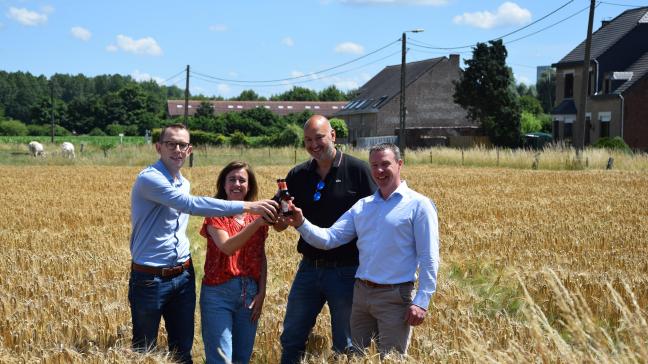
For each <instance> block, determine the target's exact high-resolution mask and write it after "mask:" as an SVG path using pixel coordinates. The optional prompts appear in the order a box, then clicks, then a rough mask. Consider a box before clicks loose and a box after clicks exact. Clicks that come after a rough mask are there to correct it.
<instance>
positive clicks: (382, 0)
mask: <svg viewBox="0 0 648 364" xmlns="http://www.w3.org/2000/svg"><path fill="white" fill-rule="evenodd" d="M448 1H449V0H341V1H340V2H341V3H343V4H352V5H417V6H439V5H445V4H447V3H448Z"/></svg>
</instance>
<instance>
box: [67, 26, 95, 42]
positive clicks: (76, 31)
mask: <svg viewBox="0 0 648 364" xmlns="http://www.w3.org/2000/svg"><path fill="white" fill-rule="evenodd" d="M70 33H71V34H72V36H73V37H74V38H78V39H81V40H82V41H84V42H85V41H88V40H89V39H90V37H92V33H90V31H89V30H88V29H86V28H83V27H72V29H70Z"/></svg>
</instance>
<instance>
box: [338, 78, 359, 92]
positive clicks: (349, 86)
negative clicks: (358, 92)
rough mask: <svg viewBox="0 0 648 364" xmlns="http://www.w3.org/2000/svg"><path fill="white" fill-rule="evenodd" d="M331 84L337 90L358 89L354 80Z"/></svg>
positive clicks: (341, 80)
mask: <svg viewBox="0 0 648 364" xmlns="http://www.w3.org/2000/svg"><path fill="white" fill-rule="evenodd" d="M333 84H334V85H335V87H337V88H339V89H340V90H352V89H354V88H358V87H360V86H359V85H358V82H357V81H356V80H343V79H340V80H336V81H335V82H333Z"/></svg>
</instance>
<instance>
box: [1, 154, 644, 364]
mask: <svg viewBox="0 0 648 364" xmlns="http://www.w3.org/2000/svg"><path fill="white" fill-rule="evenodd" d="M142 154H144V155H145V156H146V158H148V160H145V159H146V158H144V157H138V158H141V159H137V160H136V162H133V166H110V165H103V166H98V165H92V164H91V163H90V162H86V161H84V160H83V159H82V158H83V157H82V158H80V159H77V160H75V161H72V162H69V161H68V162H66V163H67V164H66V163H63V162H61V163H59V162H57V163H52V164H50V163H49V162H48V159H44V160H38V159H31V160H27V162H26V163H27V164H28V165H19V166H14V165H8V164H4V165H1V166H0V169H1V170H2V172H3V173H2V175H1V176H0V182H1V183H2V185H3V186H4V187H5V188H3V189H2V191H0V196H1V198H2V202H3V209H2V210H0V218H1V221H2V224H1V225H0V246H1V247H2V251H1V252H0V255H1V259H0V318H2V320H0V362H3V363H5V362H6V363H12V362H16V363H18V362H35V361H42V362H65V363H68V362H77V363H88V362H90V363H92V362H94V363H102V362H147V363H149V362H150V363H157V362H165V361H167V358H166V357H165V356H164V354H163V353H154V354H151V355H147V356H141V355H137V354H133V353H132V352H131V351H130V350H129V349H128V347H129V343H130V338H131V332H130V329H131V327H130V313H129V307H128V300H127V290H128V272H129V259H130V254H129V250H128V246H129V234H130V222H129V221H130V220H129V216H130V206H129V194H130V188H131V186H132V183H133V181H134V179H135V176H136V174H137V173H138V171H139V170H140V169H141V167H140V166H139V165H140V164H141V165H144V164H147V163H150V162H151V161H153V160H154V158H155V156H154V155H153V154H152V153H150V152H149V151H145V150H142ZM410 155H411V154H410ZM233 157H234V156H231V157H230V159H231V158H233ZM464 157H465V156H464ZM501 157H502V156H500V158H501ZM433 158H435V156H434V155H433ZM52 159H53V158H50V160H52ZM198 160H200V159H198ZM223 164H224V163H214V164H212V165H209V166H206V165H202V164H199V165H198V166H197V167H194V168H192V169H188V168H187V169H185V170H184V174H185V176H186V177H188V178H189V179H190V180H191V181H192V186H193V187H192V190H193V193H195V194H206V195H212V194H213V193H214V188H215V179H216V175H217V173H218V171H219V170H220V167H221V166H222V165H223ZM257 165H258V166H259V167H257V168H256V169H257V174H258V177H259V180H260V181H261V186H260V188H261V191H260V195H261V196H271V195H272V194H273V193H274V189H275V188H276V186H275V184H274V179H275V178H276V177H278V176H283V175H285V173H286V172H287V171H288V169H289V168H290V166H291V165H292V161H290V162H289V163H285V164H283V165H276V166H261V165H260V164H257ZM590 168H592V167H590ZM405 178H406V180H407V181H408V183H409V185H410V186H411V187H413V188H414V189H416V190H418V191H420V192H423V193H424V194H426V195H427V196H429V197H430V198H431V199H433V200H434V201H435V202H436V204H437V207H438V210H439V218H440V229H441V259H442V262H441V269H440V273H439V285H438V292H437V293H436V294H435V295H434V297H433V302H432V303H431V306H430V310H429V313H428V317H427V319H426V322H425V323H424V324H423V325H422V326H419V327H417V328H415V329H414V335H413V338H412V345H411V349H410V357H409V358H408V359H406V360H405V362H410V363H437V362H449V363H464V362H504V363H506V362H509V363H519V362H534V363H537V362H545V363H556V362H564V363H572V362H583V363H589V362H618V363H626V362H633V363H634V362H646V361H648V324H647V322H646V319H647V318H648V315H647V313H646V308H647V307H648V274H647V273H648V258H647V257H648V245H647V244H646V236H648V210H647V209H646V206H648V174H646V173H645V170H643V169H642V168H628V170H621V171H619V170H612V171H606V170H601V169H600V168H599V169H597V170H594V169H591V170H578V171H555V170H530V169H515V168H491V167H484V168H472V167H461V166H456V167H447V166H443V165H441V166H438V165H434V164H433V165H429V164H425V163H422V162H421V163H410V164H409V165H406V167H405ZM201 222H202V219H201V218H198V217H193V218H192V219H191V221H190V227H189V232H190V237H191V241H192V252H193V257H194V259H195V262H196V268H197V272H198V276H199V277H198V278H200V277H201V276H202V264H203V262H204V254H205V240H204V239H203V238H201V237H199V236H198V233H197V232H198V227H199V225H200V224H201ZM296 238H297V235H296V234H295V233H294V231H293V230H288V231H286V232H283V233H275V232H271V234H270V237H269V239H268V241H267V250H268V257H269V282H268V295H267V299H266V303H265V306H264V314H263V316H262V318H261V321H260V328H259V333H258V336H257V341H256V345H255V351H254V356H253V362H254V363H275V362H277V361H278V359H279V355H280V345H279V341H278V337H279V335H280V333H281V325H282V321H283V314H284V312H285V305H286V297H287V295H288V290H289V287H290V283H291V280H292V277H293V274H294V271H295V269H296V266H297V263H298V261H299V255H298V254H297V252H296V249H295V246H296V244H295V242H296ZM198 311H199V310H197V312H196V336H195V343H194V344H195V345H194V359H195V360H196V361H197V362H201V361H202V358H203V351H202V350H203V345H202V339H201V337H200V317H199V316H200V313H199V312H198ZM327 328H328V317H327V316H326V315H324V316H322V317H321V319H320V320H319V321H318V323H317V325H316V327H315V331H314V335H313V340H311V343H310V345H309V357H308V361H309V362H312V363H328V362H336V361H339V362H345V360H346V358H337V359H335V358H333V357H332V356H331V353H330V351H329V349H328V348H329V347H330V335H329V332H328V331H329V330H328V329H327ZM161 343H162V344H165V343H166V339H165V335H164V334H162V335H161ZM374 353H375V352H374ZM397 361H398V360H396V359H393V358H392V359H387V360H386V362H388V363H389V362H397ZM351 362H363V363H377V362H379V360H378V357H377V356H376V355H375V354H374V355H371V356H369V357H365V358H360V359H358V358H356V359H351Z"/></svg>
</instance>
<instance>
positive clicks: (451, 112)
mask: <svg viewBox="0 0 648 364" xmlns="http://www.w3.org/2000/svg"><path fill="white" fill-rule="evenodd" d="M460 74H461V69H460V68H459V55H456V54H452V55H450V56H449V57H439V58H432V59H427V60H423V61H418V62H410V63H407V64H406V80H405V92H406V94H405V96H406V97H405V107H406V110H407V120H406V141H405V144H406V146H407V147H408V148H417V147H426V146H432V145H450V146H461V145H466V144H472V143H473V142H474V141H475V140H476V139H477V138H479V135H482V133H481V129H480V128H479V125H478V124H477V123H474V122H472V121H470V120H469V119H468V118H467V117H466V112H465V111H464V109H462V108H461V106H459V105H457V104H456V103H455V102H454V101H453V98H452V95H453V93H454V84H453V82H454V81H457V80H458V79H459V75H460ZM400 77H401V65H394V66H388V67H386V68H384V69H383V70H382V71H381V72H379V73H378V74H377V75H376V76H374V77H373V78H372V79H371V80H369V81H368V82H367V83H366V84H364V85H363V86H362V87H361V88H360V89H359V94H358V96H357V97H356V98H355V99H353V100H351V101H350V102H349V103H347V104H346V105H345V106H344V108H342V109H341V110H340V111H338V112H337V113H336V114H335V116H336V117H338V118H341V119H344V120H345V121H346V123H347V126H348V127H349V141H350V142H351V143H353V144H356V145H358V146H361V147H364V146H367V145H370V144H372V142H373V141H376V140H381V139H388V138H390V137H391V138H392V139H395V138H396V136H397V135H398V131H399V126H400V95H401V89H400V87H401V83H400V82H401V79H400ZM380 137H382V138H380Z"/></svg>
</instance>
